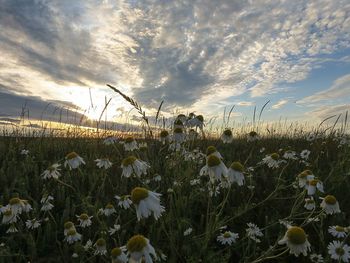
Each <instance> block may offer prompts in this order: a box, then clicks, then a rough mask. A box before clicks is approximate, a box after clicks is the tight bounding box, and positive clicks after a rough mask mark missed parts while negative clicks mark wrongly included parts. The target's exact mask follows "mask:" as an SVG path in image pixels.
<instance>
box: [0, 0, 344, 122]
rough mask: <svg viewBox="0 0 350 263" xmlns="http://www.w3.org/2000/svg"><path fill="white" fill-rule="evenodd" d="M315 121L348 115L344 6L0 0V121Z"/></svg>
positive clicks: (334, 0) (329, 0) (325, 1)
mask: <svg viewBox="0 0 350 263" xmlns="http://www.w3.org/2000/svg"><path fill="white" fill-rule="evenodd" d="M107 83H108V84H111V85H113V86H115V87H117V88H118V89H120V90H121V91H122V92H124V93H125V94H127V95H128V96H131V97H132V98H134V99H135V100H136V101H137V102H138V103H139V104H140V105H142V107H143V108H144V109H145V110H146V112H147V113H148V114H150V115H152V114H154V113H155V111H156V109H157V108H158V106H159V104H160V102H161V101H164V104H163V107H162V115H163V116H165V117H169V116H173V115H175V114H177V113H189V112H195V113H196V114H203V115H204V116H205V119H209V118H211V117H215V116H222V115H223V112H224V111H225V110H226V112H227V111H229V110H230V108H231V107H232V106H233V105H235V108H234V112H233V114H232V116H233V117H234V118H235V119H237V120H242V119H244V118H251V116H252V115H253V111H254V107H257V109H258V110H259V109H260V108H261V107H262V106H263V105H264V104H265V103H266V102H267V101H270V102H269V104H268V105H267V107H266V110H265V112H264V115H263V118H264V119H266V120H267V121H273V120H278V119H279V118H284V119H288V120H292V121H293V120H295V121H307V122H320V121H321V120H322V119H324V118H326V117H329V116H332V115H335V114H341V113H342V114H343V115H342V116H344V115H345V112H346V111H347V110H349V109H350V1H349V0H315V1H314V0H296V1H287V0H286V1H283V0H280V1H277V0H266V1H253V0H247V1H242V0H216V1H212V0H200V1H196V0H181V1H180V0H179V1H176V0H173V1H170V0H159V1H156V0H142V1H136V0H75V1H71V0H0V117H2V118H3V119H4V118H14V117H18V116H19V115H20V114H21V113H24V112H25V113H26V114H27V115H29V116H30V118H32V119H44V120H45V119H47V120H53V119H54V120H57V119H58V118H62V115H63V114H62V112H65V113H67V114H66V115H67V116H68V114H70V117H67V118H66V121H67V122H69V119H72V118H73V116H74V118H76V116H78V118H80V117H82V116H83V115H85V116H86V117H87V118H89V119H95V120H96V119H99V117H100V115H101V112H102V111H103V109H104V106H105V103H106V102H108V101H109V100H110V99H111V101H110V103H109V104H108V107H107V110H106V111H105V112H104V113H105V114H106V116H104V117H103V118H106V119H108V120H110V121H116V122H123V120H125V117H126V116H130V115H132V114H137V113H136V112H135V111H134V112H131V113H130V109H131V107H130V105H128V103H127V102H125V101H124V100H123V99H122V98H121V97H120V96H118V94H116V93H114V92H113V91H112V90H111V89H109V88H108V87H107V86H106V84H107Z"/></svg>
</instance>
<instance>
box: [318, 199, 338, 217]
mask: <svg viewBox="0 0 350 263" xmlns="http://www.w3.org/2000/svg"><path fill="white" fill-rule="evenodd" d="M321 199H322V202H321V205H320V206H321V207H322V208H323V209H324V211H325V213H326V214H330V215H332V214H336V213H340V212H341V211H340V208H339V203H338V201H337V199H336V198H335V197H334V196H333V195H327V196H326V197H325V198H321Z"/></svg>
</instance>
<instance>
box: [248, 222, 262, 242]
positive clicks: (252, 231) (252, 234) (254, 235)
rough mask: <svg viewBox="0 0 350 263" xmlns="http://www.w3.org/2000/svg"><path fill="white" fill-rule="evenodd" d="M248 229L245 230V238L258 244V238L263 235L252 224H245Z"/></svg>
mask: <svg viewBox="0 0 350 263" xmlns="http://www.w3.org/2000/svg"><path fill="white" fill-rule="evenodd" d="M247 226H248V228H247V229H246V232H247V236H248V237H249V238H250V239H252V240H254V241H255V242H257V243H260V242H261V241H260V239H259V237H262V236H263V233H262V232H261V230H260V228H259V227H258V226H257V225H255V224H253V223H247Z"/></svg>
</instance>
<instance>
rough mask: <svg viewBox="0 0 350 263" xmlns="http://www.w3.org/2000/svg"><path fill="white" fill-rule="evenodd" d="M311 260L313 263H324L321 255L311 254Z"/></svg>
mask: <svg viewBox="0 0 350 263" xmlns="http://www.w3.org/2000/svg"><path fill="white" fill-rule="evenodd" d="M310 260H311V262H312V263H323V257H322V255H320V254H311V255H310Z"/></svg>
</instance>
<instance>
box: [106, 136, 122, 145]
mask: <svg viewBox="0 0 350 263" xmlns="http://www.w3.org/2000/svg"><path fill="white" fill-rule="evenodd" d="M117 141H118V138H117V137H115V136H108V137H107V138H106V139H104V140H103V144H105V145H111V144H114V143H116V142H117Z"/></svg>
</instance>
